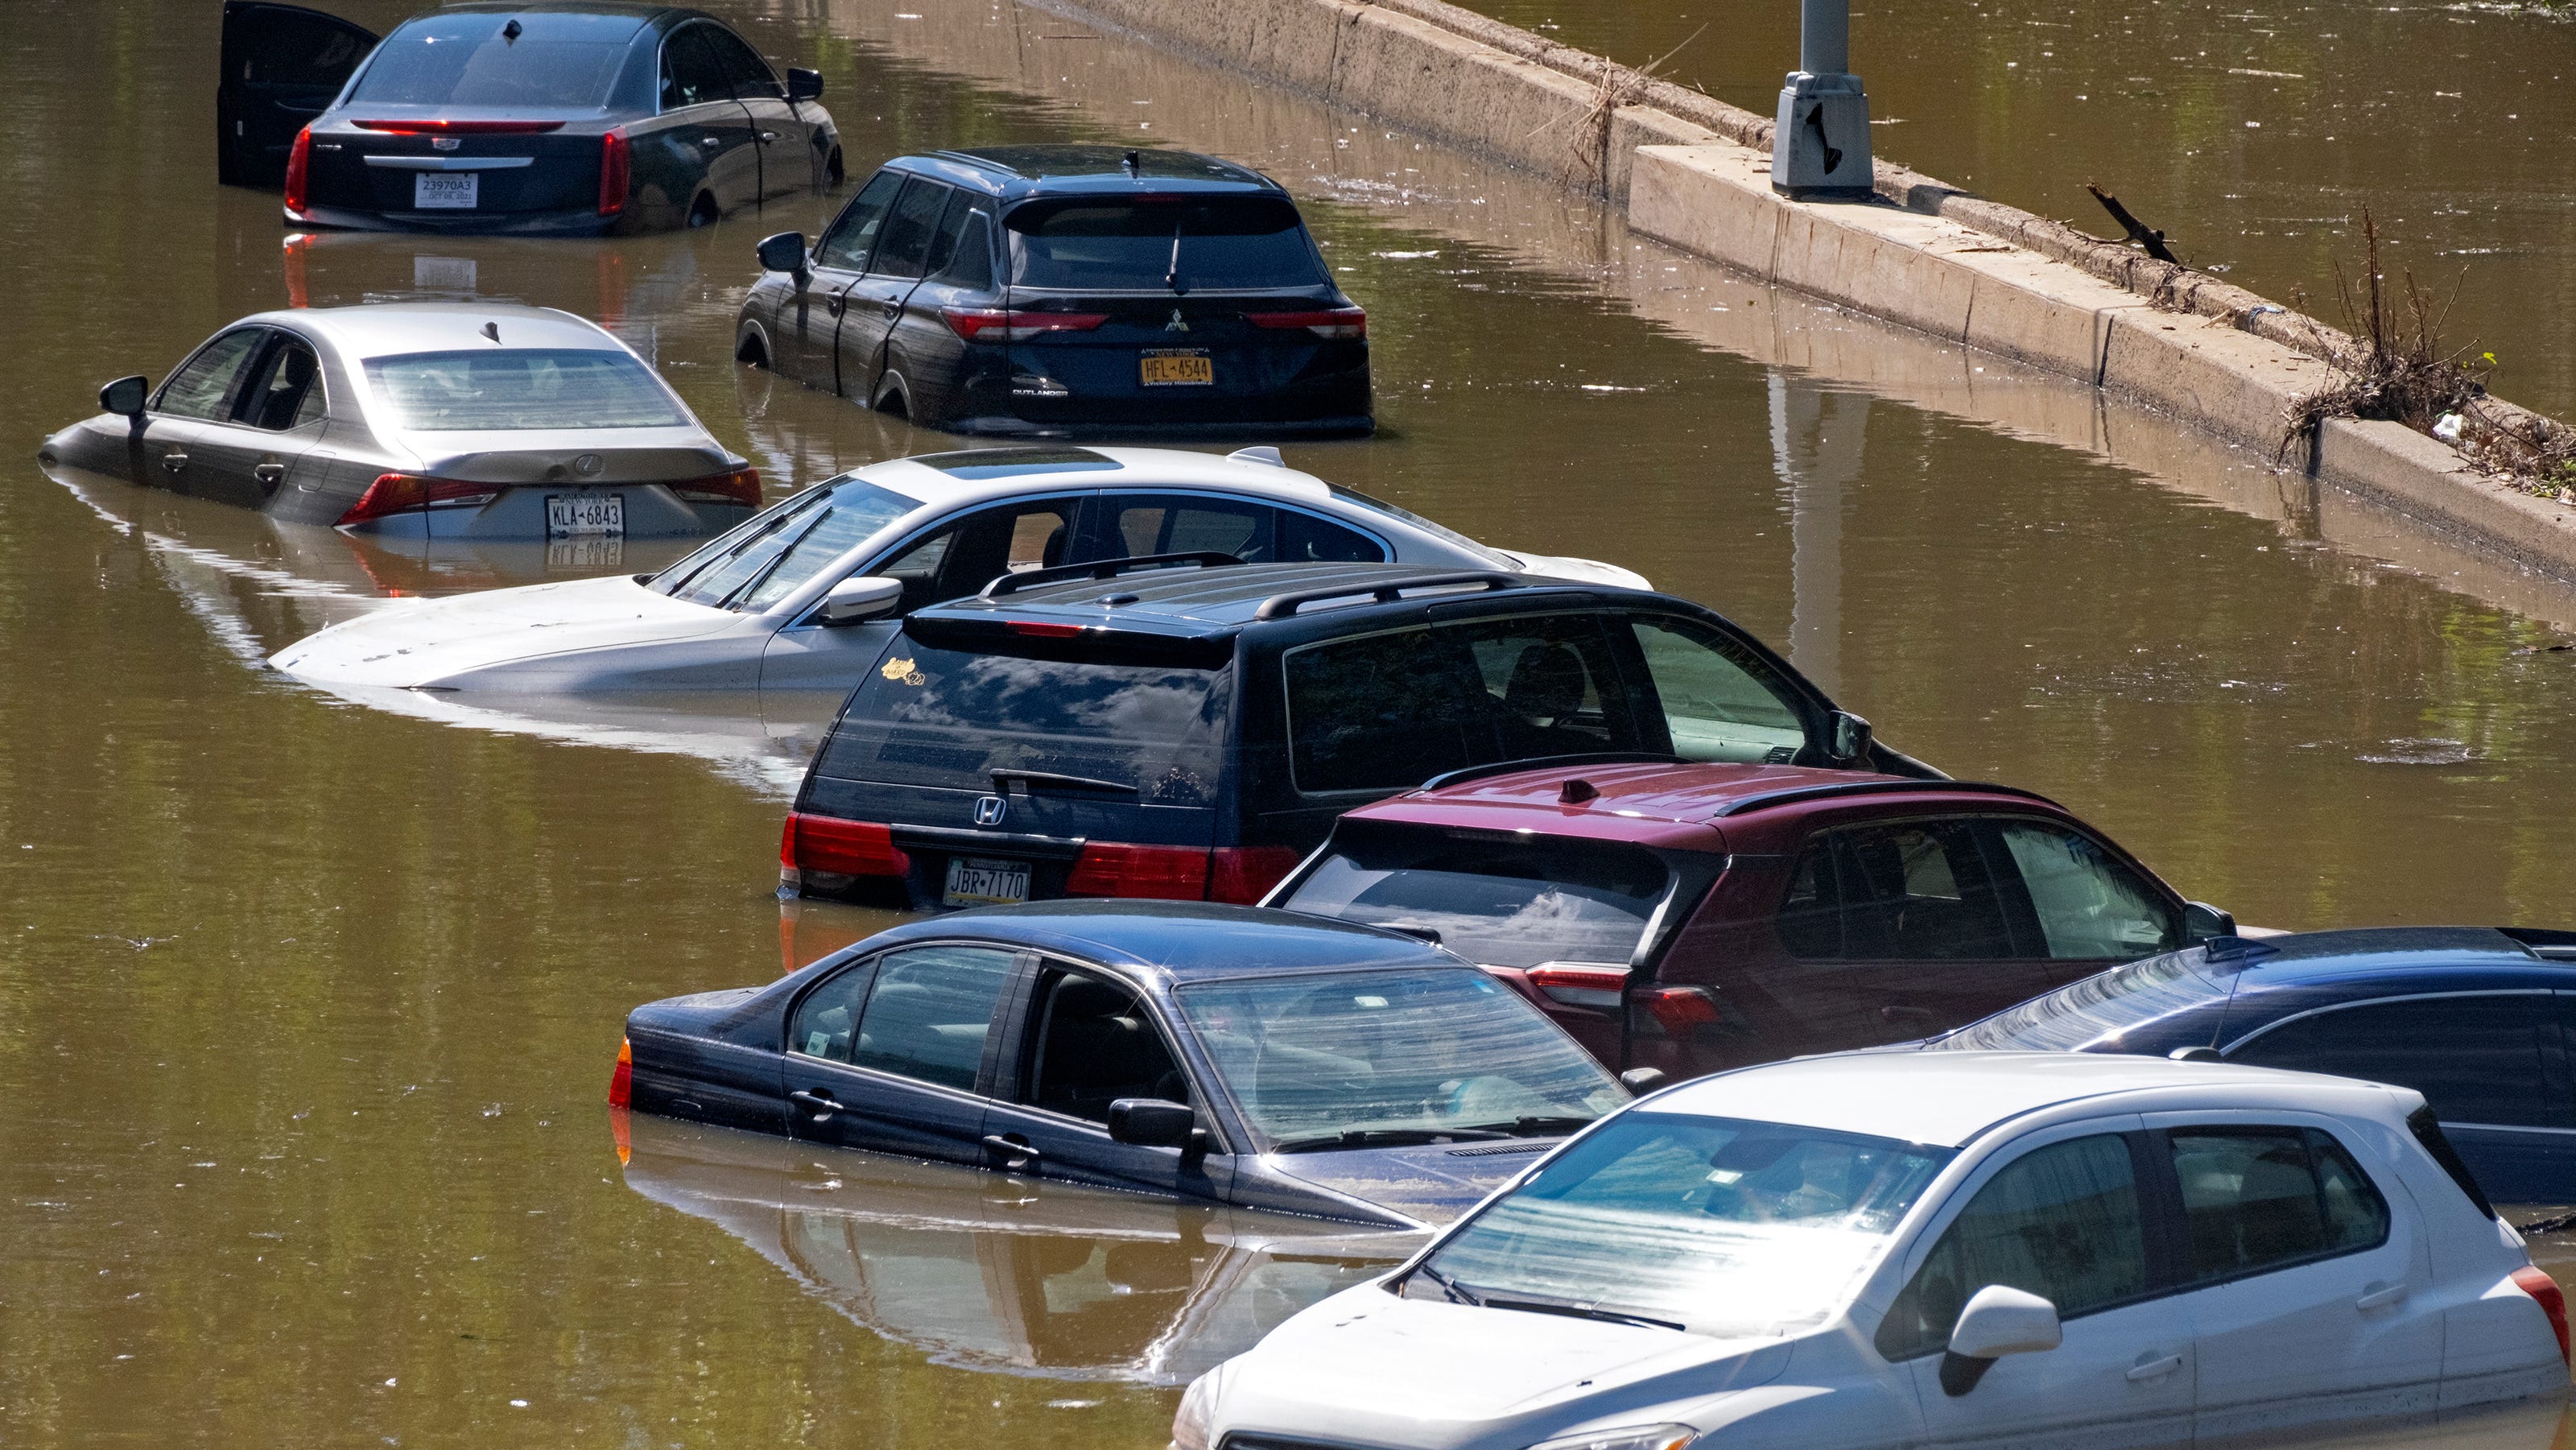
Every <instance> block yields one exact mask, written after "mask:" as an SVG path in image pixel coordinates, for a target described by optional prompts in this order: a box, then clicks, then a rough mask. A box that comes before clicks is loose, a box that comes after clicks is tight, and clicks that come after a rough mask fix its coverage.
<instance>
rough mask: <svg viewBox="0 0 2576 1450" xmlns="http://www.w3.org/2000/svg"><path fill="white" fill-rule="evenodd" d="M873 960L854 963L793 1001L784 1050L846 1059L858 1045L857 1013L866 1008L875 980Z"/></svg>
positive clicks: (826, 1058)
mask: <svg viewBox="0 0 2576 1450" xmlns="http://www.w3.org/2000/svg"><path fill="white" fill-rule="evenodd" d="M876 976H877V964H876V963H875V962H874V961H872V960H871V961H864V962H857V963H854V964H852V965H850V966H847V967H844V968H842V969H841V970H840V971H838V972H836V973H834V974H833V975H832V976H831V977H829V978H828V979H826V980H825V981H824V983H823V984H822V985H821V986H819V987H816V988H815V989H814V990H813V991H811V992H808V993H806V994H805V1000H804V1001H802V1002H799V1003H797V1004H796V1017H795V1020H794V1021H793V1022H791V1023H790V1024H789V1025H788V1029H787V1050H788V1051H790V1052H801V1053H803V1054H804V1055H805V1056H807V1057H819V1058H823V1059H825V1060H826V1061H830V1062H848V1061H849V1060H850V1054H851V1053H853V1052H854V1051H856V1050H857V1049H858V1045H859V1015H860V1013H861V1012H862V1011H863V1010H864V1009H865V1008H866V1006H867V1000H868V984H869V983H870V982H873V981H875V980H876Z"/></svg>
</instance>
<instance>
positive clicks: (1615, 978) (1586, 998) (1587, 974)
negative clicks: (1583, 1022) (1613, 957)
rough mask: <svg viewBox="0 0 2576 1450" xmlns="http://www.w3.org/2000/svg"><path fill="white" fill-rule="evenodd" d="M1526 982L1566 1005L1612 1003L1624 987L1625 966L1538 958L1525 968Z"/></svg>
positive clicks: (1626, 981)
mask: <svg viewBox="0 0 2576 1450" xmlns="http://www.w3.org/2000/svg"><path fill="white" fill-rule="evenodd" d="M1529 982H1530V985H1531V986H1533V987H1536V988H1538V989H1539V990H1540V991H1542V992H1545V993H1546V994H1547V996H1548V1000H1549V1001H1552V1002H1562V1003H1564V1004H1565V1005H1566V1006H1568V1007H1616V1006H1618V1005H1619V997H1620V994H1621V993H1622V992H1625V991H1626V990H1627V988H1628V969H1627V968H1626V967H1613V966H1607V965H1594V964H1592V963H1588V962H1541V963H1539V964H1538V965H1537V966H1535V967H1532V968H1530V969H1529Z"/></svg>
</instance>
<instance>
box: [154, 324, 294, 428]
mask: <svg viewBox="0 0 2576 1450" xmlns="http://www.w3.org/2000/svg"><path fill="white" fill-rule="evenodd" d="M267 340H268V333H267V332H266V331H265V330H264V329H261V328H257V327H244V328H240V329H237V330H235V331H232V332H227V333H225V334H224V335H223V336H221V337H218V338H216V339H215V340H214V341H212V342H210V343H207V344H206V345H205V346H204V347H202V348H200V349H198V351H197V355H196V356H195V357H192V358H190V359H188V360H187V361H186V362H185V363H182V364H180V366H179V370H178V371H177V372H175V373H172V374H171V375H170V380H169V381H168V382H166V383H163V384H162V385H161V396H160V398H159V400H158V401H156V402H155V403H154V404H153V411H154V412H158V413H167V414H169V415H171V416H172V417H174V418H205V419H208V420H221V419H224V418H228V417H230V416H231V415H232V400H233V389H234V387H235V385H237V384H238V383H239V382H240V381H241V376H242V369H243V367H244V366H245V365H247V364H248V363H249V362H250V360H251V356H252V354H254V353H256V352H257V351H258V350H259V345H260V344H261V343H263V342H265V341H267Z"/></svg>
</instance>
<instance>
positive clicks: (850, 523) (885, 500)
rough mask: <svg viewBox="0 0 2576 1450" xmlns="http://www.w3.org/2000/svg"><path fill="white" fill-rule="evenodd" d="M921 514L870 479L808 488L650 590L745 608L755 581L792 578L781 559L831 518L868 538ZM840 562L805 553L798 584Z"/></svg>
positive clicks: (656, 579) (917, 503)
mask: <svg viewBox="0 0 2576 1450" xmlns="http://www.w3.org/2000/svg"><path fill="white" fill-rule="evenodd" d="M919 507H921V500H919V499H916V498H910V497H907V496H905V495H903V494H899V493H896V492H895V491H893V490H892V489H888V488H880V487H878V486H877V485H875V484H873V483H869V482H868V481H866V480H865V479H858V478H847V479H843V480H842V481H840V482H839V483H828V484H823V485H821V486H819V487H815V488H809V489H807V490H805V491H804V492H803V493H799V494H792V495H790V496H789V497H786V498H783V499H780V500H779V501H778V502H776V503H774V504H771V505H770V506H769V507H768V508H765V509H763V510H761V511H760V512H759V513H756V514H754V515H752V516H751V517H750V518H748V519H745V520H743V521H742V522H741V523H739V524H736V525H734V526H733V527H732V528H730V529H727V530H726V531H725V532H723V533H721V534H719V535H717V536H716V537H715V538H714V539H712V540H710V541H709V542H707V543H705V544H702V545H700V546H699V547H698V548H696V549H695V550H693V551H691V552H690V553H689V554H688V555H687V556H686V557H685V558H683V559H681V560H680V561H679V562H678V563H676V564H673V565H672V566H671V567H669V568H667V569H665V570H663V571H662V572H661V573H659V574H656V575H654V576H653V577H652V578H651V579H648V580H646V581H645V587H646V588H648V589H652V590H654V591H656V592H658V593H662V594H667V595H669V596H671V597H672V598H674V599H685V600H687V601H689V602H690V603H692V604H706V605H712V606H714V607H716V608H719V609H736V608H740V607H741V604H742V596H743V594H744V592H745V586H747V585H749V584H750V583H751V582H752V581H754V580H760V581H763V582H764V583H766V582H769V581H773V580H784V579H787V578H789V577H791V575H790V574H789V573H788V572H786V571H785V570H784V569H783V567H781V566H780V565H779V561H780V558H781V556H782V555H784V554H786V553H787V552H788V551H789V550H791V549H792V548H794V546H795V545H796V544H797V543H798V542H799V541H800V540H802V539H803V538H804V537H805V531H806V530H808V529H810V528H812V527H813V526H814V523H815V521H816V519H817V518H819V517H820V516H821V515H823V514H824V513H830V514H831V515H833V517H834V518H835V519H836V520H837V521H838V522H836V523H835V525H834V529H835V532H851V531H856V530H859V529H861V528H862V527H866V532H868V533H873V532H875V530H876V529H879V528H883V527H884V526H885V525H887V524H890V523H893V522H894V521H895V520H896V519H899V518H902V517H903V516H904V515H905V514H908V513H910V512H912V511H913V510H914V509H917V508H919ZM869 520H874V521H875V523H874V525H873V527H867V524H868V521H869ZM864 536H865V535H864V534H861V535H860V537H864ZM834 557H836V556H833V555H827V554H825V553H824V552H823V550H822V549H820V548H817V549H814V550H812V551H809V552H804V553H801V554H799V556H798V562H799V564H800V565H801V566H802V567H803V568H804V570H805V571H806V572H804V573H802V574H798V575H793V576H792V577H795V578H796V579H798V580H799V581H800V582H801V581H802V580H804V579H810V578H812V577H813V575H812V572H811V571H812V570H814V569H820V568H822V567H823V566H824V565H825V564H828V563H830V562H831V561H832V559H833V558H834ZM790 588H792V586H790ZM787 592H789V589H782V590H781V592H780V597H783V595H784V594H785V593H787Z"/></svg>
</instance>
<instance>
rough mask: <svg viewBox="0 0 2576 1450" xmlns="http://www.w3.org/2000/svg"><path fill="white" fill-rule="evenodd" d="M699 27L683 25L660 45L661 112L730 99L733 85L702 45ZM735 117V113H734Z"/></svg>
mask: <svg viewBox="0 0 2576 1450" xmlns="http://www.w3.org/2000/svg"><path fill="white" fill-rule="evenodd" d="M706 30H707V28H706V27H705V26H703V25H683V26H681V27H680V28H679V29H677V30H674V31H672V32H671V33H670V35H669V36H668V37H667V38H665V39H664V40H663V42H662V109H663V110H665V111H676V110H679V109H680V108H681V107H683V106H701V105H705V104H706V103H707V102H709V101H730V100H732V99H733V82H731V81H730V80H728V79H726V77H725V72H724V65H723V63H722V62H721V61H719V60H718V59H717V58H716V53H715V51H714V50H713V49H711V48H710V47H709V46H708V45H707V42H706ZM737 114H738V113H737Z"/></svg>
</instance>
